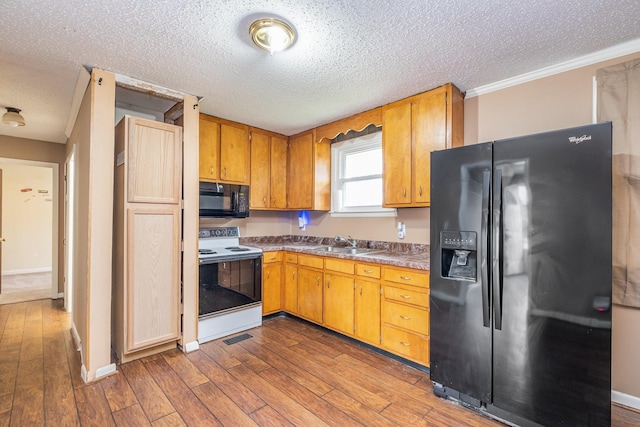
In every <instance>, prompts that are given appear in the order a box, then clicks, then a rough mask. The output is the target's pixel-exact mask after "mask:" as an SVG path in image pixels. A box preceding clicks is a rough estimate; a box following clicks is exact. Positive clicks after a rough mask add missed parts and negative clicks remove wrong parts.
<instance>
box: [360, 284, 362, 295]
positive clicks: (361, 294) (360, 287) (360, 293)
mask: <svg viewBox="0 0 640 427" xmlns="http://www.w3.org/2000/svg"><path fill="white" fill-rule="evenodd" d="M360 296H362V286H360Z"/></svg>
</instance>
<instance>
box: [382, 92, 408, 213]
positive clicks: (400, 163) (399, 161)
mask: <svg viewBox="0 0 640 427" xmlns="http://www.w3.org/2000/svg"><path fill="white" fill-rule="evenodd" d="M382 158H383V159H384V162H383V163H384V169H383V172H382V180H383V185H384V194H383V198H384V202H383V205H384V206H403V205H409V204H410V203H411V103H410V102H403V103H398V104H392V105H390V106H388V107H386V108H385V109H384V112H383V124H382Z"/></svg>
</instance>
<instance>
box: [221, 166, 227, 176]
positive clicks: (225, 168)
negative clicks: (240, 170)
mask: <svg viewBox="0 0 640 427" xmlns="http://www.w3.org/2000/svg"><path fill="white" fill-rule="evenodd" d="M222 171H223V175H224V177H225V178H226V177H227V167H226V166H225V167H224V168H223V169H222Z"/></svg>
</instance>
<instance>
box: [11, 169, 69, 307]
mask: <svg viewBox="0 0 640 427" xmlns="http://www.w3.org/2000/svg"><path fill="white" fill-rule="evenodd" d="M0 169H2V170H3V182H2V192H1V194H0V197H2V203H1V205H0V206H2V207H3V209H2V212H1V214H0V215H1V216H0V221H2V224H3V227H2V234H3V236H2V237H3V238H4V240H5V241H4V242H3V243H2V255H1V256H2V262H1V264H0V266H1V267H0V273H1V276H0V304H9V303H15V302H21V301H31V300H35V299H43V298H51V299H56V298H58V170H59V167H58V164H56V163H47V162H36V161H28V160H18V159H8V158H0Z"/></svg>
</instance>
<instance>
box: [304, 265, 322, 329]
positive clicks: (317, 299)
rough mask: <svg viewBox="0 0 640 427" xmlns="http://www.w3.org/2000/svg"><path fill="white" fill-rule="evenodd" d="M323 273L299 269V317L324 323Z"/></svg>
mask: <svg viewBox="0 0 640 427" xmlns="http://www.w3.org/2000/svg"><path fill="white" fill-rule="evenodd" d="M322 285H323V283H322V271H320V270H312V269H309V268H303V267H298V315H299V316H300V317H304V318H305V319H307V320H311V321H312V322H316V323H322V289H323V286H322Z"/></svg>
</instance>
